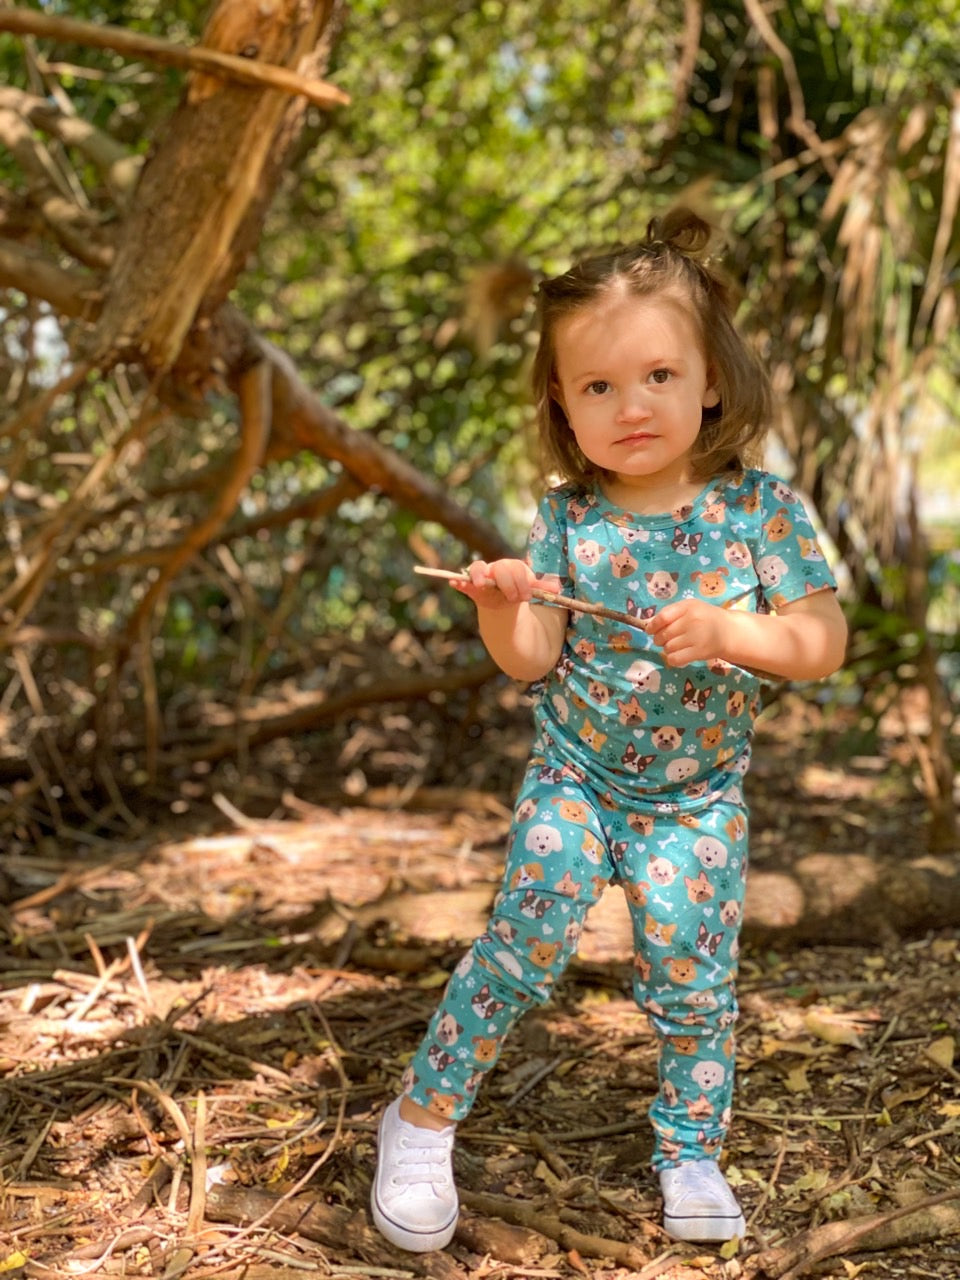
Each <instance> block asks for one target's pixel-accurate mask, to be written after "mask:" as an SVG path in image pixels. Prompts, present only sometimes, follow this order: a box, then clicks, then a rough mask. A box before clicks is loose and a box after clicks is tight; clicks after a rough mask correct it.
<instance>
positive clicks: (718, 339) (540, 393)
mask: <svg viewBox="0 0 960 1280" xmlns="http://www.w3.org/2000/svg"><path fill="white" fill-rule="evenodd" d="M711 235H712V228H711V227H710V225H709V223H707V222H705V221H704V219H703V218H701V217H700V216H699V215H698V214H696V213H693V212H692V211H691V210H690V209H686V208H683V207H678V208H675V209H672V210H670V212H669V213H667V214H665V215H664V217H663V218H653V219H651V221H650V223H649V224H648V226H647V235H646V239H644V240H642V241H640V242H639V243H637V244H632V245H621V246H618V247H616V248H613V249H610V250H608V251H606V252H604V253H600V254H596V255H592V256H590V257H587V258H584V259H582V260H581V261H580V262H577V263H575V264H574V265H573V266H572V267H571V268H570V269H569V270H568V271H566V272H564V273H563V275H559V276H554V277H553V279H550V280H544V281H543V282H542V283H541V284H540V286H539V289H538V291H537V299H538V309H539V319H540V343H539V346H538V347H537V353H536V356H535V358H534V363H533V374H532V380H533V393H534V397H535V402H536V413H537V425H538V428H539V432H540V443H541V449H542V451H543V461H544V465H545V467H546V469H548V470H557V471H559V472H560V474H561V475H562V476H563V478H564V479H565V480H573V481H576V482H578V483H581V484H584V483H590V482H592V481H595V480H596V479H597V478H598V477H599V475H600V474H601V470H600V468H598V467H596V466H595V465H594V464H593V463H592V462H591V461H590V460H589V459H588V458H586V457H585V456H584V455H583V453H582V452H581V451H580V447H579V445H578V444H577V441H576V438H575V436H574V434H573V432H572V431H571V430H570V425H569V423H568V421H567V415H566V413H565V412H564V410H563V408H562V406H561V405H560V404H559V403H558V401H557V399H556V395H555V388H556V368H555V350H554V330H555V328H556V325H557V321H558V320H561V319H562V318H563V317H565V316H569V315H572V314H573V313H574V312H575V311H579V310H580V309H581V308H583V307H587V306H589V305H590V304H591V303H594V302H596V301H597V300H598V299H600V298H601V297H602V296H603V295H604V294H606V293H608V292H609V291H610V290H611V289H614V288H616V287H618V285H621V286H625V287H626V289H627V290H628V291H629V292H630V293H631V294H634V295H635V296H637V297H644V296H650V295H654V294H658V293H664V292H667V291H669V292H671V293H672V294H674V295H675V296H676V295H679V296H680V298H681V299H682V301H683V302H684V303H686V304H687V305H689V307H690V309H691V311H692V313H693V318H694V320H695V322H696V324H697V328H698V330H699V332H700V339H701V341H702V343H703V350H704V354H705V356H706V359H707V366H708V368H709V369H710V370H711V377H712V380H713V383H714V385H715V386H716V388H717V390H718V392H719V394H720V403H719V405H718V406H717V407H716V408H712V409H704V411H703V420H702V423H701V427H700V434H699V436H698V437H697V441H696V444H695V445H694V449H693V454H692V458H691V460H692V464H693V469H694V475H695V478H696V479H700V480H703V481H707V480H709V479H710V478H711V477H712V476H715V475H719V474H720V473H721V472H724V471H733V470H740V469H741V468H743V467H744V466H749V465H751V464H753V463H755V462H757V461H759V454H760V443H761V441H762V439H763V436H764V434H765V432H766V430H767V427H768V425H769V418H770V412H771V407H772V397H771V391H770V383H769V381H768V379H767V375H766V373H765V371H764V370H763V368H762V366H761V365H760V363H759V361H758V359H757V357H756V356H755V355H754V353H753V351H752V350H751V349H750V348H749V347H748V346H747V344H746V342H745V341H744V339H743V338H742V337H741V335H740V334H739V332H738V331H737V329H736V327H735V326H734V323H733V299H732V290H731V288H730V286H729V285H728V284H727V282H726V281H725V280H724V278H723V276H722V275H721V274H720V272H719V271H718V270H717V268H716V267H715V266H714V264H713V263H711V262H710V261H709V260H707V259H706V258H705V256H704V251H705V250H706V248H707V245H708V244H709V242H710V238H711Z"/></svg>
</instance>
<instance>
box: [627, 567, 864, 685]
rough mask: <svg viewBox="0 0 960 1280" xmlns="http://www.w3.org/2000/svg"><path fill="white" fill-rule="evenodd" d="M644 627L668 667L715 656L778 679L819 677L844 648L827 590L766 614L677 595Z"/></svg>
mask: <svg viewBox="0 0 960 1280" xmlns="http://www.w3.org/2000/svg"><path fill="white" fill-rule="evenodd" d="M648 627H649V631H650V634H651V635H652V636H653V638H654V640H655V641H656V643H657V644H658V645H660V647H661V648H662V649H663V653H664V656H665V658H666V661H667V665H668V666H670V667H682V666H685V665H686V664H687V663H688V662H710V661H712V660H714V659H717V658H720V659H722V660H723V661H725V662H731V663H733V664H734V665H735V666H738V667H747V668H750V669H751V670H754V671H763V672H767V673H769V674H770V675H774V676H780V677H781V678H782V679H784V680H822V679H823V677H824V676H828V675H830V674H831V673H832V672H834V671H836V670H837V668H838V667H839V666H841V665H842V663H843V659H844V655H845V653H846V647H847V622H846V619H845V618H844V616H843V610H842V609H841V608H840V605H839V603H838V601H837V597H836V595H835V594H834V593H833V591H831V590H829V589H827V590H822V591H817V592H815V593H814V594H813V595H809V596H804V597H803V598H802V599H800V600H794V601H792V602H791V603H790V604H785V605H782V606H781V607H780V608H779V609H778V610H777V612H776V613H770V614H758V613H741V612H739V611H736V610H728V609H722V608H720V607H718V606H717V605H712V604H707V603H706V601H704V600H677V601H675V602H674V603H673V604H668V605H667V606H666V607H665V608H663V609H661V610H659V612H658V613H657V614H656V616H655V617H653V618H652V619H651V620H650V622H649V623H648Z"/></svg>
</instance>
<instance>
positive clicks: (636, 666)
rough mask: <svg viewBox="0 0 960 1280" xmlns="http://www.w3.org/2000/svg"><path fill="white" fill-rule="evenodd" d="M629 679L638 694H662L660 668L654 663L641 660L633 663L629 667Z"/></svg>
mask: <svg viewBox="0 0 960 1280" xmlns="http://www.w3.org/2000/svg"><path fill="white" fill-rule="evenodd" d="M627 679H628V680H629V681H630V683H631V684H632V685H633V687H634V689H636V691H637V693H659V692H660V680H661V676H660V668H659V667H655V666H654V665H653V663H652V662H646V661H645V660H644V659H642V658H641V659H640V660H639V661H637V662H632V663H631V664H630V666H629V667H627Z"/></svg>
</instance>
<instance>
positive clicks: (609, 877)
mask: <svg viewBox="0 0 960 1280" xmlns="http://www.w3.org/2000/svg"><path fill="white" fill-rule="evenodd" d="M621 799H622V798H621ZM667 808H669V806H665V805H662V806H660V807H659V809H658V810H656V811H654V810H653V809H651V808H650V806H645V807H644V808H643V809H642V810H641V809H635V810H633V811H631V810H630V809H629V808H625V807H622V806H620V807H613V802H612V801H611V800H610V797H609V795H607V796H604V797H603V798H602V799H601V797H600V796H598V795H597V793H596V792H595V791H593V790H591V788H590V787H589V786H586V785H585V784H584V783H582V782H581V781H579V780H577V779H575V778H573V777H571V776H569V773H568V771H563V770H561V769H557V768H553V767H552V766H551V765H550V764H549V763H547V764H544V763H542V762H535V763H533V764H532V765H531V767H530V768H529V770H528V771H527V774H526V776H525V779H524V782H523V785H522V787H521V790H520V793H519V796H518V798H517V807H516V812H515V814H514V820H513V825H512V827H511V830H510V836H509V840H508V846H507V849H508V851H507V862H506V867H505V870H504V876H503V884H502V886H501V888H500V891H499V893H498V894H497V897H496V899H495V901H494V908H493V915H492V916H491V918H490V921H489V924H488V926H487V929H486V932H485V933H483V934H482V935H481V936H480V937H479V938H478V939H477V940H476V942H475V943H474V944H473V946H472V948H471V949H470V950H469V951H468V952H467V953H466V954H465V955H464V956H463V958H462V959H461V961H460V963H459V964H458V965H457V967H456V969H455V970H454V972H453V974H452V975H451V978H450V981H449V983H448V985H447V988H446V991H445V992H444V996H443V999H442V1001H441V1004H440V1006H439V1008H438V1009H437V1011H436V1013H435V1014H434V1016H433V1018H432V1019H431V1022H430V1025H429V1027H428V1028H427V1033H426V1035H425V1037H424V1039H423V1041H422V1042H421V1044H420V1047H419V1049H418V1050H417V1053H416V1054H415V1056H414V1057H413V1059H412V1060H411V1062H410V1064H409V1066H408V1067H407V1069H406V1071H405V1073H404V1080H403V1084H404V1089H405V1091H406V1092H407V1094H408V1095H409V1096H410V1097H411V1098H412V1099H413V1101H415V1102H418V1103H419V1104H420V1105H421V1106H425V1107H429V1108H430V1109H431V1110H433V1111H435V1112H438V1113H440V1114H441V1115H444V1116H447V1117H448V1118H450V1119H452V1120H461V1119H463V1117H464V1116H465V1115H466V1114H467V1113H468V1112H469V1110H470V1108H471V1106H472V1105H473V1102H474V1100H475V1097H476V1093H477V1088H478V1086H479V1084H480V1082H481V1081H482V1079H483V1077H484V1075H485V1074H486V1073H487V1072H488V1071H489V1070H490V1069H491V1068H492V1067H493V1065H494V1064H495V1062H496V1061H497V1058H498V1056H499V1054H500V1049H501V1046H502V1044H503V1041H504V1039H505V1037H506V1036H507V1034H508V1032H509V1031H510V1030H511V1028H512V1027H513V1025H514V1023H515V1022H516V1021H517V1020H518V1019H519V1018H520V1017H521V1016H522V1015H523V1013H525V1012H526V1011H527V1010H528V1009H530V1008H531V1007H532V1006H534V1005H540V1004H543V1003H544V1002H545V1001H546V1000H548V999H549V997H550V994H551V990H552V988H553V986H554V984H555V983H556V981H557V980H558V978H559V977H560V976H561V974H562V973H563V971H564V969H565V968H566V966H567V964H568V963H569V961H570V959H571V958H572V957H573V955H574V954H575V952H576V949H577V942H578V939H579V937H580V933H581V930H582V928H583V920H584V916H585V915H586V913H587V910H588V909H589V908H590V906H592V904H593V903H595V902H596V901H597V899H598V898H599V897H600V894H601V893H602V892H603V889H604V888H605V887H606V885H607V884H608V882H613V883H619V884H621V885H622V886H623V890H624V893H625V895H626V900H627V903H628V905H629V908H630V914H631V918H632V923H633V941H634V948H635V954H634V961H633V972H634V977H633V992H634V998H635V1000H636V1002H637V1004H638V1005H639V1007H640V1008H641V1009H642V1010H644V1012H645V1013H647V1015H648V1017H649V1019H650V1023H651V1025H652V1027H653V1029H654V1032H655V1033H656V1035H657V1038H658V1040H659V1086H660V1087H659V1091H658V1093H657V1096H656V1098H655V1099H654V1101H653V1103H652V1104H651V1107H650V1122H651V1124H652V1126H653V1130H654V1138H655V1144H654V1156H653V1167H654V1168H655V1169H660V1168H664V1167H666V1166H668V1165H674V1164H680V1163H686V1162H687V1161H691V1160H702V1159H705V1158H709V1157H716V1156H717V1154H718V1153H719V1151H720V1148H721V1146H722V1144H723V1140H724V1137H725V1135H726V1132H727V1128H728V1126H729V1123H730V1105H731V1098H732V1094H733V1074H734V1057H733V1031H732V1028H733V1024H734V1022H735V1021H736V1018H737V1002H736V993H735V987H734V980H735V976H736V957H737V953H738V941H737V939H738V934H739V926H740V918H741V913H742V903H743V893H744V881H745V876H746V867H747V816H746V810H745V808H744V806H743V802H742V799H741V797H740V793H739V789H738V788H733V789H732V791H731V792H730V794H729V797H724V798H723V799H722V800H720V801H717V802H712V803H711V804H710V805H709V807H707V808H704V809H702V810H700V811H699V812H697V813H695V814H676V813H669V812H664V811H663V810H665V809H667Z"/></svg>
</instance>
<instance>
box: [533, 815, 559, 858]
mask: <svg viewBox="0 0 960 1280" xmlns="http://www.w3.org/2000/svg"><path fill="white" fill-rule="evenodd" d="M523 847H524V848H525V849H527V850H529V852H530V853H537V854H539V855H540V856H541V857H543V856H544V855H545V854H548V853H559V852H560V850H561V849H562V848H563V839H562V838H561V835H560V832H559V831H558V830H557V829H556V827H548V826H547V825H546V823H545V822H539V823H537V825H536V826H535V827H531V828H530V830H529V831H528V832H527V838H526V840H524V842H523Z"/></svg>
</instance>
